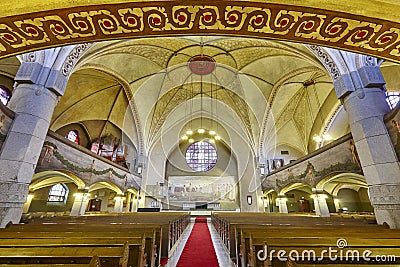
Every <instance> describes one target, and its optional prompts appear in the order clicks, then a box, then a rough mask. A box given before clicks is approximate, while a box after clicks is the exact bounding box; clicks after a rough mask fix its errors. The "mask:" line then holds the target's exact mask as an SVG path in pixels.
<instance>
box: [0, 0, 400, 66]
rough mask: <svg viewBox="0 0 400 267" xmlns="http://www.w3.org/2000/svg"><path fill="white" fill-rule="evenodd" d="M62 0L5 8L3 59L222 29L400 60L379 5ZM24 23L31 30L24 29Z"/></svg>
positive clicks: (388, 19) (392, 26)
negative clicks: (88, 1) (365, 8)
mask: <svg viewBox="0 0 400 267" xmlns="http://www.w3.org/2000/svg"><path fill="white" fill-rule="evenodd" d="M59 2H60V3H59V5H58V6H57V9H55V10H52V8H54V6H55V4H53V5H46V6H45V5H35V6H33V4H30V3H25V4H23V3H20V4H19V8H15V9H13V11H12V13H13V14H12V15H10V14H9V13H4V14H7V15H6V17H5V15H2V17H3V18H1V19H6V21H7V23H5V22H4V27H3V30H2V39H1V42H0V57H4V56H7V55H11V54H17V53H21V52H22V51H27V50H31V51H32V50H35V49H43V48H46V47H55V46H61V45H66V44H72V43H79V42H87V41H100V40H111V39H116V38H132V37H135V36H155V35H157V36H160V35H165V36H168V35H174V34H175V35H176V34H180V35H182V34H190V35H193V34H197V35H199V34H221V35H241V36H255V37H260V38H274V39H281V40H289V41H294V42H302V43H310V44H317V45H325V46H328V47H338V48H342V49H345V50H348V51H354V52H361V53H365V54H370V55H376V56H380V57H385V58H389V59H391V60H395V61H398V60H399V58H400V55H399V54H398V53H397V51H396V47H395V46H393V44H394V43H395V42H396V40H397V39H396V38H395V37H393V35H394V33H393V32H391V31H392V30H391V29H397V28H400V26H399V22H396V20H395V19H394V18H393V17H391V16H390V15H387V14H386V15H385V18H383V19H382V18H379V15H376V10H375V9H373V8H370V10H369V12H364V13H361V12H360V11H359V10H357V9H354V8H349V9H350V11H349V10H348V9H346V8H345V7H346V5H343V6H340V7H338V6H335V5H332V4H329V3H318V1H310V2H311V3H310V2H308V3H307V4H303V5H293V3H290V5H288V3H285V1H283V2H282V3H274V4H271V3H265V2H261V1H252V2H243V1H238V0H235V1H229V2H215V1H211V0H207V1H205V2H204V1H203V2H202V3H197V2H188V3H186V4H182V3H181V2H178V1H168V2H151V3H150V2H146V1H137V2H133V3H128V2H124V3H116V1H110V0H98V1H96V3H97V5H90V6H84V5H79V4H78V3H76V2H73V1H72V0H70V1H63V2H62V3H61V1H59ZM286 2H288V1H286ZM348 2H350V1H348ZM346 4H347V7H349V6H350V3H346ZM378 4H379V7H378ZM3 7H4V6H3ZM6 7H7V5H6ZM205 7H207V8H205ZM373 7H375V8H376V9H378V8H379V9H382V10H386V11H387V12H386V13H390V11H389V10H390V5H389V4H385V3H380V2H378V3H376V4H375V5H373ZM5 9H6V8H5ZM25 10H29V11H25ZM238 10H240V11H238ZM371 10H374V11H371ZM38 11H40V12H38ZM30 12H35V13H33V14H34V15H33V14H32V13H30ZM383 12H385V11H383ZM365 13H366V15H364V14H365ZM381 13H382V12H381ZM76 14H79V16H77V15H76ZM82 14H83V15H82ZM100 14H101V17H99V16H100ZM333 14H334V15H333ZM383 14H385V13H383ZM149 18H151V19H149ZM154 18H156V19H154ZM3 21H4V20H3ZM22 21H23V22H24V23H21V22H22ZM338 21H343V23H339V22H338ZM8 25H13V26H14V27H10V26H8ZM23 27H27V28H29V29H30V31H29V32H28V31H26V30H25V31H24V29H26V28H23ZM388 29H389V30H388ZM377 47H378V48H377Z"/></svg>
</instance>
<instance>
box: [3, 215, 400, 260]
mask: <svg viewBox="0 0 400 267" xmlns="http://www.w3.org/2000/svg"><path fill="white" fill-rule="evenodd" d="M203 216H204V215H203ZM203 216H202V217H196V216H190V213H189V212H137V213H122V214H121V213H119V214H116V213H115V214H113V213H107V214H106V213H104V214H101V213H99V214H91V215H84V216H79V217H74V216H57V217H56V216H55V217H50V218H49V217H44V218H30V219H27V220H25V221H24V223H21V224H14V225H8V227H7V228H5V229H1V230H0V238H1V239H0V266H3V267H16V266H18V267H28V266H33V267H50V266H67V267H83V266H85V267H86V266H89V267H91V266H97V267H101V266H103V267H104V266H106V267H114V266H115V267H120V266H121V267H135V266H138V267H145V266H148V267H150V266H152V267H157V266H166V267H172V266H179V267H186V266H187V267H197V266H210V267H211V266H221V267H234V266H242V267H243V266H253V267H256V266H257V267H258V266H260V267H263V266H274V267H275V266H276V267H281V266H299V267H312V266H318V267H319V266H321V267H322V266H337V267H339V266H340V267H350V266H363V265H371V266H385V267H388V266H399V264H400V231H399V230H394V229H388V228H387V227H384V226H382V225H377V224H376V221H375V219H374V218H373V216H370V215H356V214H354V215H351V214H348V215H343V214H342V215H340V214H332V216H331V217H329V218H322V217H316V216H314V215H313V214H298V213H292V214H271V213H247V214H244V213H238V212H214V213H212V214H211V217H210V216H208V217H203ZM324 250H326V252H323V251H324Z"/></svg>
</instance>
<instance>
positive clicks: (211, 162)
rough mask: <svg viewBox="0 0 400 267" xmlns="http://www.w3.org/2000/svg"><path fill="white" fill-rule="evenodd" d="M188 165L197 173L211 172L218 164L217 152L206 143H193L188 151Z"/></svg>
mask: <svg viewBox="0 0 400 267" xmlns="http://www.w3.org/2000/svg"><path fill="white" fill-rule="evenodd" d="M186 163H187V165H188V166H189V167H190V168H191V169H192V170H194V171H195V172H206V171H209V170H211V169H212V168H213V167H214V166H215V164H216V163H217V151H216V150H215V148H214V146H213V145H211V144H210V143H207V142H205V141H200V142H196V143H193V144H191V145H190V146H189V147H188V149H187V150H186Z"/></svg>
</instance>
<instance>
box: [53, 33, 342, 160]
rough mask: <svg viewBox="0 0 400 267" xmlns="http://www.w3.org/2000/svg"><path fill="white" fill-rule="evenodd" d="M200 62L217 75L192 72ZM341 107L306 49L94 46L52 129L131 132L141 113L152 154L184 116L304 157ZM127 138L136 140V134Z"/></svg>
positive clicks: (235, 43)
mask: <svg viewBox="0 0 400 267" xmlns="http://www.w3.org/2000/svg"><path fill="white" fill-rule="evenodd" d="M196 55H205V56H208V57H210V58H212V59H213V60H214V61H215V63H216V68H215V70H214V71H213V72H212V73H210V74H209V75H203V76H201V75H197V74H195V73H193V72H191V70H190V69H189V68H188V62H189V60H190V59H191V58H192V57H194V56H196ZM131 97H132V98H131ZM129 100H132V101H131V102H134V105H135V107H136V111H137V113H136V114H135V113H134V112H133V113H132V112H131V106H130V105H129ZM200 100H201V102H202V103H201V105H202V106H201V107H200V106H199V105H200V104H199V101H200ZM337 105H338V100H337V99H336V97H335V94H334V92H333V85H332V82H331V79H330V77H329V75H328V73H327V72H326V71H325V69H324V68H323V66H322V65H321V64H320V62H319V61H318V60H317V59H316V58H315V57H314V56H313V54H312V53H311V52H310V51H309V50H308V49H307V48H306V47H305V46H304V45H301V44H293V43H286V42H278V41H268V40H258V39H249V38H229V37H209V36H208V37H182V38H146V39H136V40H125V41H110V42H102V43H98V44H95V45H93V46H92V47H91V48H90V50H89V51H88V52H87V53H86V54H85V56H84V57H83V58H82V59H81V61H80V62H79V63H78V65H77V67H76V69H75V71H74V72H73V74H72V75H71V78H70V81H69V83H68V86H67V90H66V93H65V96H64V97H63V98H62V99H61V101H60V103H59V104H58V106H57V107H56V111H55V113H54V116H53V120H52V124H51V128H52V129H53V130H57V129H58V128H60V127H62V126H64V125H66V124H68V123H72V122H85V121H89V120H90V121H93V120H100V121H110V122H111V123H112V124H113V125H117V126H118V127H119V128H121V129H124V130H125V131H128V130H127V129H126V128H124V124H125V123H126V121H127V120H129V121H130V123H129V125H132V124H134V123H133V121H134V119H133V118H130V119H129V116H131V115H132V114H135V116H138V118H139V120H138V121H140V123H141V126H140V127H141V128H142V132H143V136H142V138H143V139H144V143H145V144H147V147H151V143H152V142H154V140H156V139H157V137H159V132H160V129H161V128H162V127H163V125H164V124H165V122H166V120H168V119H169V116H170V115H171V113H172V112H177V110H178V113H179V114H180V116H181V118H180V119H183V120H187V121H189V120H190V119H193V118H192V117H190V116H191V113H194V112H197V113H198V112H200V114H201V115H200V116H204V117H212V118H211V119H212V120H215V121H218V122H219V123H221V125H224V124H225V125H235V123H234V122H233V121H232V122H230V121H229V118H230V120H236V124H237V125H238V126H237V129H236V130H237V131H239V132H242V133H243V136H245V138H246V139H247V140H246V141H247V142H248V143H249V144H251V146H252V147H254V150H257V149H258V147H259V146H260V145H261V144H264V143H266V144H268V145H269V146H274V147H275V144H272V143H271V140H274V142H276V146H279V145H281V144H285V145H289V146H291V147H293V148H294V149H296V150H297V151H298V153H299V154H302V155H304V154H306V153H308V152H309V151H310V150H313V149H315V147H310V144H311V143H310V136H312V134H314V133H316V132H317V131H319V130H320V128H321V127H322V125H323V123H324V121H325V120H326V117H327V116H328V115H329V114H330V113H331V112H332V110H333V109H334V108H335V107H336V106H337ZM321 107H322V109H321ZM189 109H191V110H189ZM88 111H90V112H88ZM127 111H129V116H128V115H127V114H128V113H127ZM224 113H230V114H224ZM222 120H226V121H225V122H222ZM268 125H274V126H275V127H268ZM129 134H130V135H131V139H132V140H137V139H138V138H137V137H134V136H133V135H135V134H137V131H131V132H130V133H129ZM266 149H268V148H266ZM265 152H267V151H265Z"/></svg>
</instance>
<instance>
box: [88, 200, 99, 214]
mask: <svg viewBox="0 0 400 267" xmlns="http://www.w3.org/2000/svg"><path fill="white" fill-rule="evenodd" d="M100 210H101V199H98V198H95V199H91V200H89V211H100Z"/></svg>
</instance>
